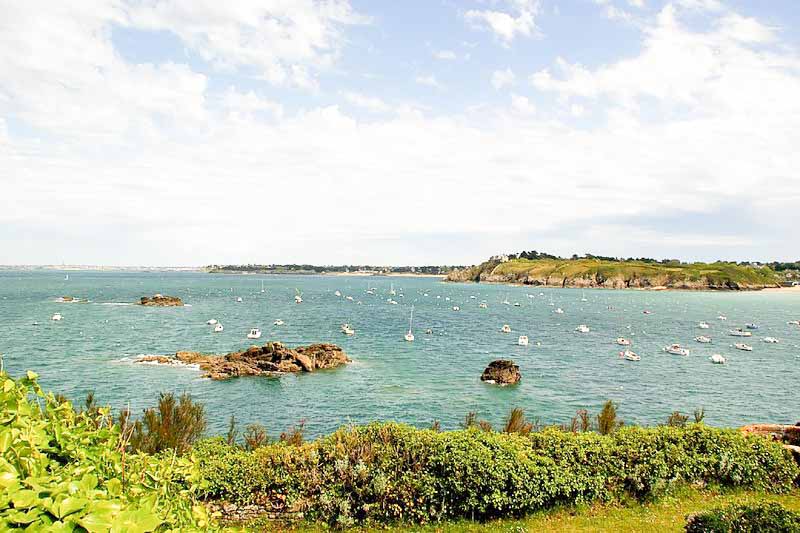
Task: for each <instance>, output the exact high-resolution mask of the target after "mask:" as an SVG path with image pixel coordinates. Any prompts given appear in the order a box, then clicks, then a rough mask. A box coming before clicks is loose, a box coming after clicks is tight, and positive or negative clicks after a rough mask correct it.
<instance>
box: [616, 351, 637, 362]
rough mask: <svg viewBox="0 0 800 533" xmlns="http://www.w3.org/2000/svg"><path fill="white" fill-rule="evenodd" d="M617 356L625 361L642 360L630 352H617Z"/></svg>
mask: <svg viewBox="0 0 800 533" xmlns="http://www.w3.org/2000/svg"><path fill="white" fill-rule="evenodd" d="M619 356H620V357H621V358H622V359H625V360H626V361H641V360H642V358H641V357H640V356H639V354H637V353H636V352H633V351H631V350H625V351H624V352H619Z"/></svg>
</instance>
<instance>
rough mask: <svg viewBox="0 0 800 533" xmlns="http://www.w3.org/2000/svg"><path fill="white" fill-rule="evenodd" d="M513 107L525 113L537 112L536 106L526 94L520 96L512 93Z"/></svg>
mask: <svg viewBox="0 0 800 533" xmlns="http://www.w3.org/2000/svg"><path fill="white" fill-rule="evenodd" d="M511 107H513V108H514V110H515V111H517V112H519V113H522V114H523V115H533V114H534V113H536V106H534V105H533V104H532V103H531V101H530V100H528V98H527V97H526V96H520V95H518V94H512V95H511Z"/></svg>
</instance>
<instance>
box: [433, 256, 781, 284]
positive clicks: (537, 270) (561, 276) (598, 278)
mask: <svg viewBox="0 0 800 533" xmlns="http://www.w3.org/2000/svg"><path fill="white" fill-rule="evenodd" d="M447 279H448V280H449V281H474V282H495V283H521V284H526V285H537V286H546V287H586V288H589V287H602V288H613V289H624V288H650V289H657V288H670V289H720V290H749V289H763V288H766V287H777V286H779V285H780V283H781V277H780V276H779V275H777V274H776V273H775V271H773V270H772V269H771V268H769V267H767V266H752V265H739V264H736V263H727V262H716V263H682V262H679V261H662V262H655V261H654V260H647V259H630V260H617V259H614V258H598V257H595V256H591V257H584V258H577V257H575V258H572V259H561V258H553V257H552V256H551V257H544V258H543V257H538V258H535V259H527V258H510V259H509V258H506V257H502V258H498V257H495V258H492V259H490V260H489V261H486V262H484V263H481V264H480V265H476V266H472V267H468V268H465V269H461V270H458V271H453V272H450V274H448V276H447Z"/></svg>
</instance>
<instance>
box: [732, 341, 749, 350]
mask: <svg viewBox="0 0 800 533" xmlns="http://www.w3.org/2000/svg"><path fill="white" fill-rule="evenodd" d="M733 347H734V348H736V349H737V350H742V351H743V352H752V351H753V347H752V346H750V345H749V344H745V343H743V342H737V343H736V344H734V345H733Z"/></svg>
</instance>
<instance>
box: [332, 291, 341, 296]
mask: <svg viewBox="0 0 800 533" xmlns="http://www.w3.org/2000/svg"><path fill="white" fill-rule="evenodd" d="M333 295H334V296H337V297H339V296H341V295H342V293H341V292H339V291H335V292H334V293H333Z"/></svg>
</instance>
